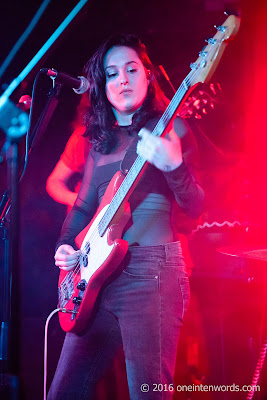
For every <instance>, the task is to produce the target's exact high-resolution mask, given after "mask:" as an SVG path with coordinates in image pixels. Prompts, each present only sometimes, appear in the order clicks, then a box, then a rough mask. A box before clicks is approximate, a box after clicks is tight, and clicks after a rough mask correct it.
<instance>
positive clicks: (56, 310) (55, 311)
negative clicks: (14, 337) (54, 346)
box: [43, 308, 72, 400]
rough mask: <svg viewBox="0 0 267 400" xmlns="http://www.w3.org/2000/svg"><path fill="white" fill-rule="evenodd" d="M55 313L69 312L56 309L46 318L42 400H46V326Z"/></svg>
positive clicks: (64, 309)
mask: <svg viewBox="0 0 267 400" xmlns="http://www.w3.org/2000/svg"><path fill="white" fill-rule="evenodd" d="M57 312H64V313H66V312H70V313H72V311H68V310H66V308H56V309H55V310H54V311H52V312H51V313H50V314H49V316H48V317H47V320H46V323H45V336H44V397H43V400H46V386H47V334H48V324H49V322H50V319H51V318H52V317H53V315H55V314H56V313H57Z"/></svg>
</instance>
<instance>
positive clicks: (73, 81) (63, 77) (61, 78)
mask: <svg viewBox="0 0 267 400" xmlns="http://www.w3.org/2000/svg"><path fill="white" fill-rule="evenodd" d="M40 71H41V72H43V73H45V74H46V75H47V76H50V78H51V79H56V80H57V82H59V83H61V84H62V85H66V86H69V87H71V88H72V89H73V90H74V92H75V93H77V94H83V93H85V92H87V90H88V89H89V82H88V80H87V79H86V78H85V77H84V76H78V78H73V77H72V76H70V75H68V74H65V73H64V72H57V71H56V70H55V69H53V68H52V69H50V68H42V69H41V70H40Z"/></svg>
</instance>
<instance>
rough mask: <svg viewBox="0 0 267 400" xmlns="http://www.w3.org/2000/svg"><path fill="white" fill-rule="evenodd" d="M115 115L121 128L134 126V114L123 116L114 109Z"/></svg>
mask: <svg viewBox="0 0 267 400" xmlns="http://www.w3.org/2000/svg"><path fill="white" fill-rule="evenodd" d="M113 113H114V115H115V118H116V120H117V122H118V125H119V126H129V125H131V124H132V118H133V115H134V113H131V114H121V113H119V112H118V111H117V110H115V108H113Z"/></svg>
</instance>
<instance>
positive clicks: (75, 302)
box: [72, 297, 82, 306]
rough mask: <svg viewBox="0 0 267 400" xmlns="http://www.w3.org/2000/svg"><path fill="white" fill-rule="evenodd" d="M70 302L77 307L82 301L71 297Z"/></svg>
mask: <svg viewBox="0 0 267 400" xmlns="http://www.w3.org/2000/svg"><path fill="white" fill-rule="evenodd" d="M72 302H73V303H74V304H75V305H76V306H79V305H80V304H81V302H82V299H80V298H79V297H73V300H72Z"/></svg>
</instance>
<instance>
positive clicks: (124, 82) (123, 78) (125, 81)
mask: <svg viewBox="0 0 267 400" xmlns="http://www.w3.org/2000/svg"><path fill="white" fill-rule="evenodd" d="M120 83H121V85H127V84H128V83H129V79H128V76H127V74H125V73H124V72H122V73H121V76H120Z"/></svg>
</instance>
